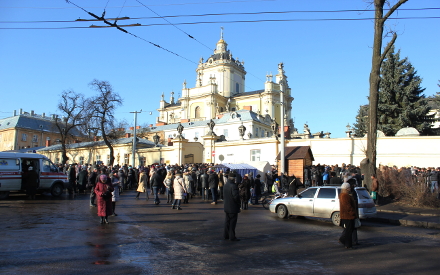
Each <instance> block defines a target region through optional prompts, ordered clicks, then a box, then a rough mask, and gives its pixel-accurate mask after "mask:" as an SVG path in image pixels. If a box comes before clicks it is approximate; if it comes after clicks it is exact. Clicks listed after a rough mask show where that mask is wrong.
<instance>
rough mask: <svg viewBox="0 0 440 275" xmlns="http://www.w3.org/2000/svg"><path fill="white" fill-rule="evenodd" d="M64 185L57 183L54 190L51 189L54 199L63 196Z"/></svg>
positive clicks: (53, 187)
mask: <svg viewBox="0 0 440 275" xmlns="http://www.w3.org/2000/svg"><path fill="white" fill-rule="evenodd" d="M63 189H64V188H63V185H62V184H61V183H55V184H54V185H53V186H52V188H51V189H50V193H51V194H52V196H54V197H59V196H61V194H63Z"/></svg>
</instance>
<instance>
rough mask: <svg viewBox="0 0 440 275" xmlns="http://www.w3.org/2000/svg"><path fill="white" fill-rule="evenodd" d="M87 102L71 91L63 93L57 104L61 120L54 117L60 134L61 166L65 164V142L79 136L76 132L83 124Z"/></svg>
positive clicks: (80, 95) (78, 132)
mask: <svg viewBox="0 0 440 275" xmlns="http://www.w3.org/2000/svg"><path fill="white" fill-rule="evenodd" d="M86 102H87V100H86V99H84V96H83V95H82V94H79V93H75V92H74V91H72V90H68V91H63V93H62V94H61V100H60V102H59V103H58V110H59V111H60V112H61V116H62V118H61V119H60V118H59V116H58V115H56V116H55V127H56V128H57V130H58V132H59V133H60V143H61V148H62V160H61V162H62V164H63V165H64V164H66V162H67V160H68V157H67V147H68V145H67V141H68V140H69V139H72V138H77V137H78V136H79V135H81V132H80V131H79V130H78V129H79V128H78V127H79V126H81V125H83V124H84V113H85V109H86V105H87V104H86Z"/></svg>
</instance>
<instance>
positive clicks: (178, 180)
mask: <svg viewBox="0 0 440 275" xmlns="http://www.w3.org/2000/svg"><path fill="white" fill-rule="evenodd" d="M173 188H174V202H173V205H172V207H171V209H177V210H182V208H181V207H180V203H181V201H182V199H183V197H184V193H186V189H185V185H184V183H183V179H182V172H180V171H179V172H177V174H176V177H175V178H174V182H173Z"/></svg>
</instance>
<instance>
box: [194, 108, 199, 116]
mask: <svg viewBox="0 0 440 275" xmlns="http://www.w3.org/2000/svg"><path fill="white" fill-rule="evenodd" d="M194 118H200V107H199V106H197V107H196V109H195V110H194Z"/></svg>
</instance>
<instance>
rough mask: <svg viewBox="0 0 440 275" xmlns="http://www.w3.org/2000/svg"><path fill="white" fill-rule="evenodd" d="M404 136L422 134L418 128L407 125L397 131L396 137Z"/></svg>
mask: <svg viewBox="0 0 440 275" xmlns="http://www.w3.org/2000/svg"><path fill="white" fill-rule="evenodd" d="M402 136H406V137H408V136H420V133H419V131H417V129H416V128H413V127H406V128H402V129H400V130H399V131H398V132H397V133H396V137H402Z"/></svg>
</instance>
